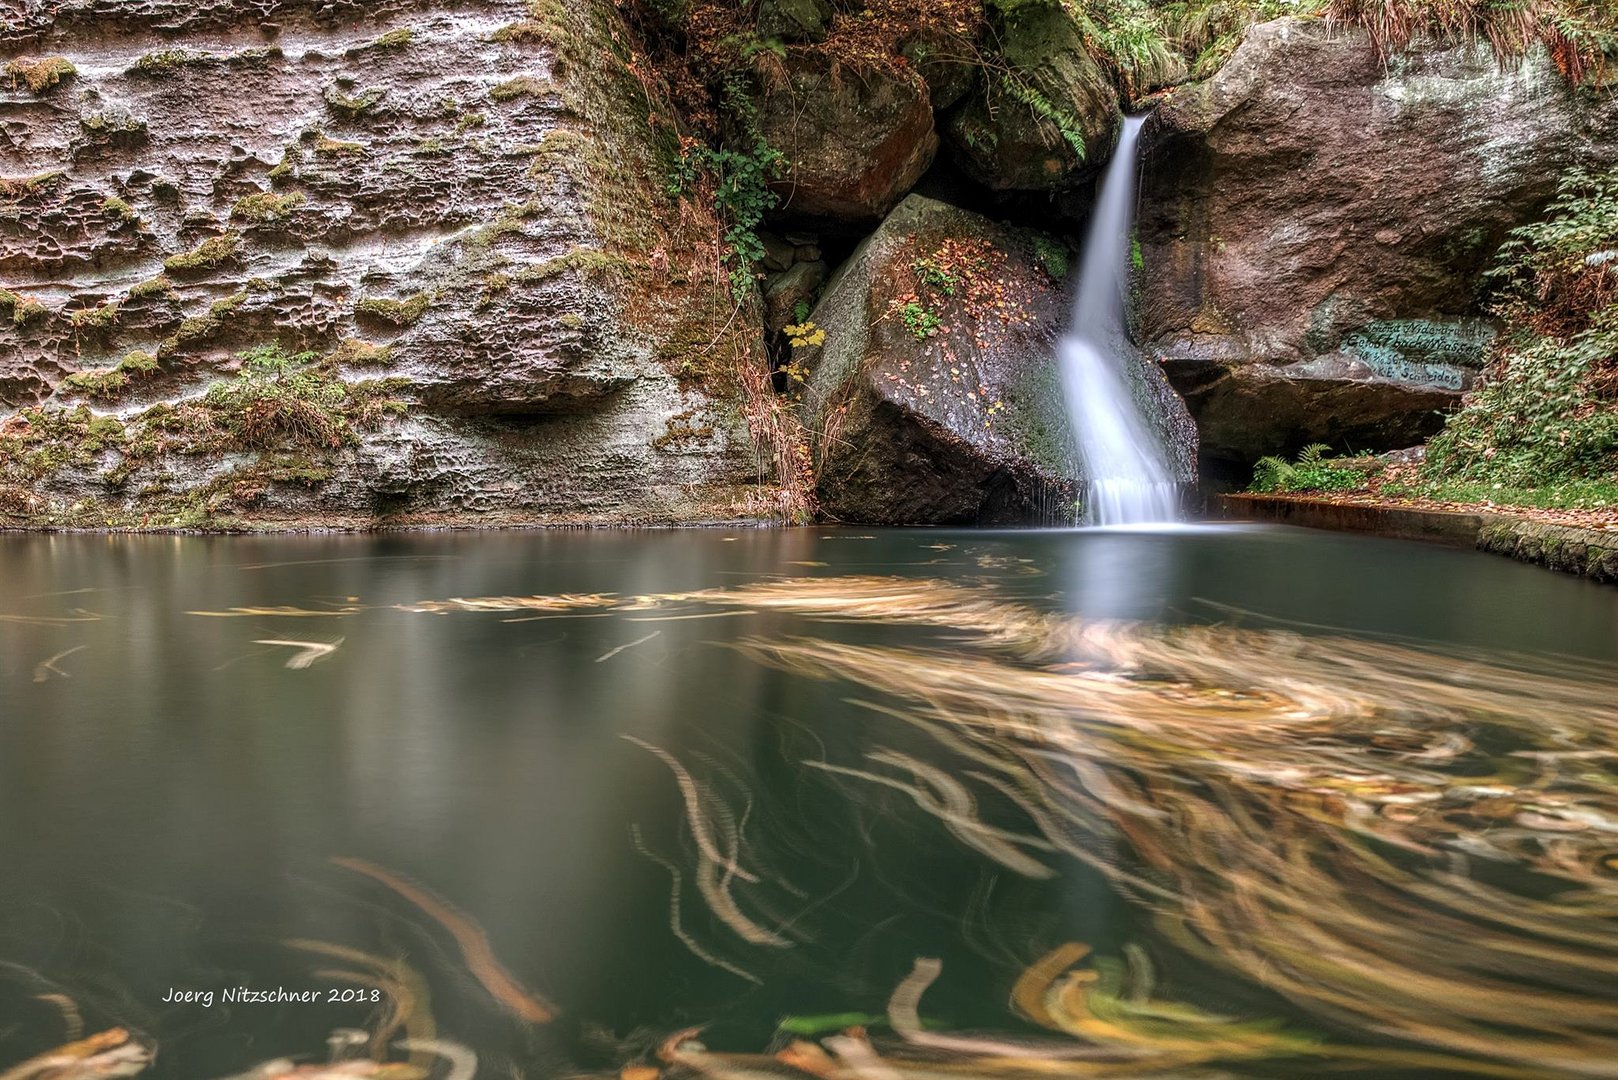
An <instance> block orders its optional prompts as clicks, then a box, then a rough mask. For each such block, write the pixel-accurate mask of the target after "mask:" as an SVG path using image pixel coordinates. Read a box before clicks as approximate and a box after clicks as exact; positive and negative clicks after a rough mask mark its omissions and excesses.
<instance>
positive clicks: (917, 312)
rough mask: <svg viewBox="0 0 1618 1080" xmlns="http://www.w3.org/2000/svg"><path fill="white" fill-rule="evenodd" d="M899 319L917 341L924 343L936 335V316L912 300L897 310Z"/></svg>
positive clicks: (937, 325)
mask: <svg viewBox="0 0 1618 1080" xmlns="http://www.w3.org/2000/svg"><path fill="white" fill-rule="evenodd" d="M899 318H900V320H901V321H902V322H903V323H904V324H905V329H907V330H909V331H910V332H911V333H912V334H914V335H916V340H917V341H926V340H927V339H928V338H930V337H932V336H933V335H934V334H936V333H938V327H939V325H940V320H939V318H938V316H937V315H935V314H933V313H932V312H931V311H929V310H928V309H927V308H925V307H923V306H922V305H921V304H919V303H917V302H916V301H914V300H912V301H910V302H909V303H907V304H905V305H904V307H902V308H900V309H899Z"/></svg>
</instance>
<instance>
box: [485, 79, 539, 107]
mask: <svg viewBox="0 0 1618 1080" xmlns="http://www.w3.org/2000/svg"><path fill="white" fill-rule="evenodd" d="M554 93H556V84H555V83H553V82H551V81H550V80H549V79H536V78H534V77H533V76H531V75H518V76H517V77H516V78H514V79H507V80H506V81H505V82H503V83H501V84H500V85H498V86H496V87H495V88H494V89H492V90H490V91H489V97H490V98H491V99H493V100H495V101H512V100H514V99H516V98H520V97H544V96H545V95H547V94H554Z"/></svg>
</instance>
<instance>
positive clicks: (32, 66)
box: [6, 56, 78, 94]
mask: <svg viewBox="0 0 1618 1080" xmlns="http://www.w3.org/2000/svg"><path fill="white" fill-rule="evenodd" d="M6 74H7V75H10V76H11V88H12V89H13V90H15V89H16V88H17V84H18V83H19V82H20V83H22V84H23V85H24V86H26V87H28V89H29V90H30V91H31V92H32V93H35V94H43V93H44V92H45V91H47V90H49V89H51V88H52V87H53V86H55V85H56V84H57V83H59V82H61V81H62V80H63V79H67V78H71V77H72V76H74V75H77V74H78V68H76V67H74V66H73V62H72V61H70V60H69V59H68V58H67V57H65V56H47V57H43V58H41V59H38V60H35V59H32V58H31V57H27V56H20V57H18V58H17V59H15V60H13V61H12V62H11V63H9V64H7V65H6Z"/></svg>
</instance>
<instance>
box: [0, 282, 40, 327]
mask: <svg viewBox="0 0 1618 1080" xmlns="http://www.w3.org/2000/svg"><path fill="white" fill-rule="evenodd" d="M46 311H47V309H46V307H45V305H44V304H41V303H40V302H39V301H38V300H35V299H34V298H33V297H31V296H23V295H22V294H20V293H14V292H12V291H11V290H10V289H0V314H3V315H9V316H10V317H11V322H12V325H13V326H24V325H26V324H28V323H31V322H33V321H34V320H35V319H38V318H40V317H41V316H43V315H45V314H46Z"/></svg>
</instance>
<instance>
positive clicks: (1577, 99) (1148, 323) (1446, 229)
mask: <svg viewBox="0 0 1618 1080" xmlns="http://www.w3.org/2000/svg"><path fill="white" fill-rule="evenodd" d="M1147 134H1148V140H1149V142H1150V144H1151V153H1150V156H1149V159H1148V163H1147V168H1146V181H1145V186H1144V196H1143V205H1142V214H1141V221H1140V244H1141V255H1142V259H1143V262H1144V268H1145V273H1144V275H1143V280H1144V288H1143V293H1142V298H1141V326H1142V333H1143V337H1144V339H1145V341H1146V344H1147V348H1148V350H1149V352H1150V354H1151V355H1153V356H1154V357H1156V358H1157V359H1159V360H1160V361H1162V362H1163V364H1164V366H1165V368H1166V370H1167V371H1168V372H1169V374H1170V377H1171V378H1172V379H1173V380H1174V381H1175V383H1176V385H1177V387H1178V388H1180V389H1181V390H1182V392H1183V393H1184V394H1185V396H1186V400H1187V402H1188V403H1189V404H1190V406H1191V408H1192V411H1193V413H1194V414H1195V415H1196V416H1197V419H1198V422H1199V426H1200V428H1201V433H1202V444H1203V449H1204V452H1205V453H1208V454H1210V455H1212V456H1214V457H1221V458H1225V459H1228V460H1231V461H1251V460H1252V459H1253V458H1255V457H1257V456H1259V455H1261V454H1266V453H1276V452H1283V451H1287V450H1294V449H1296V448H1297V447H1299V446H1300V445H1302V444H1305V443H1309V442H1316V441H1322V442H1328V443H1331V444H1332V445H1334V446H1337V447H1339V448H1342V449H1353V450H1384V449H1391V448H1395V447H1398V446H1403V445H1410V444H1411V443H1414V442H1419V441H1420V440H1421V439H1423V438H1424V437H1426V436H1427V435H1430V434H1431V433H1432V432H1433V431H1435V430H1436V429H1437V428H1438V427H1439V426H1440V425H1441V424H1442V422H1443V419H1442V415H1441V411H1442V410H1444V409H1446V408H1449V407H1452V406H1453V405H1454V404H1455V403H1456V402H1457V401H1458V399H1459V397H1460V396H1461V394H1462V393H1463V392H1464V391H1465V390H1466V389H1467V388H1468V387H1469V386H1470V385H1471V383H1472V381H1473V379H1474V378H1475V375H1476V372H1477V369H1478V368H1479V366H1480V364H1481V363H1482V360H1483V357H1484V353H1485V351H1486V349H1487V345H1488V341H1489V338H1490V336H1491V329H1490V328H1489V327H1488V326H1487V325H1486V324H1484V323H1482V322H1481V321H1480V320H1479V319H1478V318H1477V315H1478V303H1479V283H1480V278H1481V274H1482V271H1483V270H1484V268H1485V267H1486V265H1487V264H1488V262H1489V260H1490V259H1491V258H1492V256H1493V253H1494V252H1495V250H1496V248H1497V247H1498V246H1499V244H1500V242H1501V240H1502V239H1503V238H1504V236H1505V234H1506V232H1507V231H1508V230H1510V229H1511V228H1513V227H1514V226H1516V225H1519V224H1522V223H1523V222H1525V221H1528V220H1530V219H1532V218H1533V217H1534V216H1535V214H1536V213H1537V212H1538V211H1539V210H1540V208H1541V207H1543V205H1544V204H1545V203H1546V202H1547V201H1548V200H1549V198H1550V197H1551V195H1552V193H1553V191H1554V189H1555V186H1556V182H1557V178H1558V176H1559V175H1560V174H1561V173H1562V172H1563V171H1564V170H1565V169H1567V168H1568V167H1570V166H1572V165H1575V164H1578V163H1581V162H1590V161H1603V162H1612V161H1614V160H1618V98H1614V96H1613V95H1612V93H1611V92H1610V91H1609V92H1605V93H1596V92H1594V91H1589V90H1586V91H1580V92H1577V93H1576V92H1574V91H1572V90H1570V89H1569V88H1568V87H1567V86H1566V85H1565V84H1564V83H1563V82H1562V80H1561V79H1560V78H1559V77H1558V76H1557V74H1556V72H1555V70H1554V69H1553V68H1552V66H1551V64H1550V62H1549V60H1548V59H1547V58H1545V57H1543V56H1531V57H1529V58H1528V59H1527V60H1526V61H1525V62H1524V63H1523V64H1522V65H1520V66H1519V67H1517V68H1513V69H1509V70H1502V69H1501V68H1500V67H1499V66H1498V65H1496V63H1495V62H1494V60H1493V58H1492V57H1491V56H1490V55H1489V54H1488V51H1487V49H1486V48H1485V47H1483V46H1481V45H1476V44H1451V45H1436V44H1429V45H1427V46H1424V47H1423V48H1422V49H1420V50H1419V51H1417V52H1415V53H1413V54H1412V55H1409V56H1405V57H1398V58H1395V59H1394V60H1393V61H1392V62H1391V63H1390V64H1389V65H1386V66H1385V65H1384V64H1383V63H1382V61H1381V60H1379V59H1378V57H1377V55H1376V52H1375V50H1374V49H1373V48H1372V46H1371V44H1370V42H1369V40H1368V39H1367V38H1366V37H1365V36H1364V35H1363V34H1360V33H1358V32H1347V31H1343V30H1335V31H1334V30H1329V29H1328V28H1327V27H1326V25H1325V24H1324V23H1323V22H1321V21H1319V20H1303V19H1281V20H1277V21H1275V22H1270V23H1264V24H1261V25H1258V26H1255V27H1253V28H1252V29H1251V30H1250V31H1249V32H1248V34H1247V36H1246V39H1245V40H1244V41H1243V42H1242V44H1241V45H1240V47H1239V48H1238V49H1237V50H1236V52H1235V54H1234V55H1233V56H1232V57H1231V59H1230V61H1229V62H1228V63H1227V64H1226V65H1225V66H1224V67H1223V68H1222V69H1220V71H1219V72H1218V73H1217V74H1216V75H1214V76H1213V77H1212V78H1210V79H1209V80H1207V81H1206V82H1203V83H1200V84H1197V85H1193V86H1186V87H1181V88H1179V89H1178V90H1175V91H1173V92H1172V93H1170V94H1168V95H1167V96H1166V101H1165V104H1163V105H1162V107H1160V108H1159V109H1158V110H1157V113H1156V116H1155V119H1154V121H1153V122H1152V125H1151V126H1149V128H1148V132H1147Z"/></svg>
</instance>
